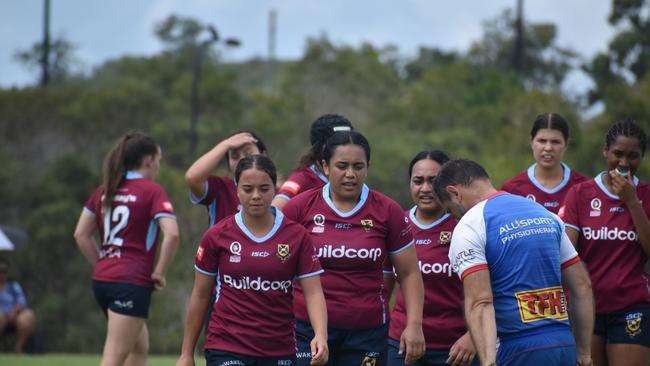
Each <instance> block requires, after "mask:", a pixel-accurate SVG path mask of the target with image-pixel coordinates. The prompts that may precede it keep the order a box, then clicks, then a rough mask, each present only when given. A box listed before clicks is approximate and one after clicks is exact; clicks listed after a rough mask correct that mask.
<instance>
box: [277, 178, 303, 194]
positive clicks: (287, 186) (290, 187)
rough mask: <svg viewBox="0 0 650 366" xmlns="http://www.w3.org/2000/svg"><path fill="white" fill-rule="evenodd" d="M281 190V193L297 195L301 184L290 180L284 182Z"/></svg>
mask: <svg viewBox="0 0 650 366" xmlns="http://www.w3.org/2000/svg"><path fill="white" fill-rule="evenodd" d="M280 190H281V191H289V192H291V193H292V194H296V193H298V191H300V184H298V183H296V182H294V181H290V180H288V181H286V182H284V184H283V185H282V187H280Z"/></svg>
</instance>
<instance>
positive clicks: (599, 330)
mask: <svg viewBox="0 0 650 366" xmlns="http://www.w3.org/2000/svg"><path fill="white" fill-rule="evenodd" d="M594 334H595V335H598V336H601V337H603V338H605V340H606V341H607V343H608V344H616V343H623V344H639V345H642V346H646V347H650V306H646V307H631V308H627V309H625V310H624V311H621V312H616V313H608V314H596V324H595V327H594Z"/></svg>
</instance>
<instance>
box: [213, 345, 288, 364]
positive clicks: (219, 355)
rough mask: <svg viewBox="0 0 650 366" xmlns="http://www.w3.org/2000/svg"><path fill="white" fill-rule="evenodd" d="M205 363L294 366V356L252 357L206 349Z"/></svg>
mask: <svg viewBox="0 0 650 366" xmlns="http://www.w3.org/2000/svg"><path fill="white" fill-rule="evenodd" d="M205 361H206V363H205V364H206V366H295V365H296V355H295V354H293V355H288V356H285V357H252V356H244V355H240V354H237V353H232V352H226V351H220V350H217V349H206V350H205Z"/></svg>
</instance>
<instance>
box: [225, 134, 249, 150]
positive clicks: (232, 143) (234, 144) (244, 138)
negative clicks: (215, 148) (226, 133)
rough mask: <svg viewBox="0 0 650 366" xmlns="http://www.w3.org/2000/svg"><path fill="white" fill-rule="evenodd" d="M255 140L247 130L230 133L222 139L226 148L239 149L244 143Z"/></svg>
mask: <svg viewBox="0 0 650 366" xmlns="http://www.w3.org/2000/svg"><path fill="white" fill-rule="evenodd" d="M256 142H257V140H256V139H255V138H254V137H253V135H251V134H250V133H248V132H240V133H238V134H235V135H232V136H230V137H228V138H227V139H225V140H224V141H223V144H225V145H226V147H227V148H228V150H235V149H239V148H240V147H242V146H244V145H246V144H255V143H256Z"/></svg>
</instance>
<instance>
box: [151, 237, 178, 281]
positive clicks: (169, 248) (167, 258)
mask: <svg viewBox="0 0 650 366" xmlns="http://www.w3.org/2000/svg"><path fill="white" fill-rule="evenodd" d="M179 241H180V239H179V236H178V233H175V234H165V236H164V238H163V241H162V243H161V244H160V255H159V256H158V262H156V267H155V268H154V273H157V274H160V275H161V276H164V275H165V273H167V268H169V264H170V263H171V261H172V259H173V258H174V255H175V254H176V250H177V249H178V245H179Z"/></svg>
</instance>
